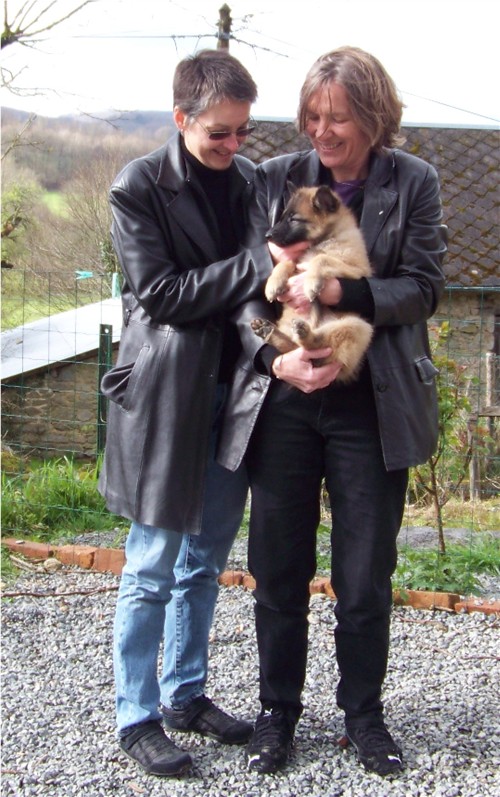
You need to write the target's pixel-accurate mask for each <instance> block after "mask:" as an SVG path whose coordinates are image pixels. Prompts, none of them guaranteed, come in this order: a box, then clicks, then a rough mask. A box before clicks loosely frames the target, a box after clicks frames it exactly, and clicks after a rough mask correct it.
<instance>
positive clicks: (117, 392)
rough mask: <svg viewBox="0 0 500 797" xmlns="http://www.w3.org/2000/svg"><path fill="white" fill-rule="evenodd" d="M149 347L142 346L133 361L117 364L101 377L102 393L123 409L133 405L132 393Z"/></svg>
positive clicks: (137, 382) (137, 383)
mask: <svg viewBox="0 0 500 797" xmlns="http://www.w3.org/2000/svg"><path fill="white" fill-rule="evenodd" d="M149 348H150V347H149V346H143V347H142V348H141V349H140V351H139V354H138V356H137V359H136V361H135V362H133V363H125V364H124V365H117V366H115V367H114V368H112V369H111V370H110V371H108V372H107V374H104V376H103V378H102V381H101V390H102V392H103V394H104V395H105V396H106V398H108V399H109V400H110V401H113V402H114V403H115V404H118V405H119V406H120V407H122V409H124V410H129V409H130V408H131V407H132V406H133V402H134V394H135V392H136V388H137V387H138V386H139V384H140V382H141V378H142V374H143V371H144V367H145V365H146V359H147V356H148V353H149Z"/></svg>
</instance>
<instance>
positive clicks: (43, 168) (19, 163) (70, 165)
mask: <svg viewBox="0 0 500 797" xmlns="http://www.w3.org/2000/svg"><path fill="white" fill-rule="evenodd" d="M29 119H30V114H29V113H27V112H25V111H18V110H14V109H12V108H3V109H2V152H5V150H6V148H8V147H9V146H11V144H12V142H16V146H15V147H14V148H13V149H12V150H11V152H10V153H9V156H8V157H9V160H11V161H12V162H13V163H14V165H15V166H16V168H18V169H27V170H28V171H30V172H31V173H33V174H34V176H35V177H36V179H37V180H38V182H39V183H40V184H41V185H42V187H43V188H45V189H46V190H49V191H59V190H61V189H63V188H64V186H65V185H66V184H67V183H68V182H70V181H71V179H72V178H73V177H74V175H75V173H76V172H77V171H78V170H81V168H82V166H83V167H84V166H85V164H86V163H88V162H90V161H92V160H93V159H94V158H96V157H102V156H103V155H106V154H107V153H109V154H113V155H114V156H115V157H116V156H117V155H118V156H119V159H120V160H121V161H122V162H123V164H125V163H127V162H128V161H129V160H131V159H132V158H135V157H138V156H139V155H141V154H143V153H146V152H149V151H151V150H152V149H155V148H156V147H158V146H160V145H161V144H162V143H163V141H165V140H166V138H167V137H168V135H169V134H170V133H171V132H172V131H173V129H174V127H173V122H172V113H171V112H167V111H166V112H162V111H134V112H128V113H123V114H118V113H111V112H110V114H109V115H108V116H106V117H105V118H104V117H102V118H97V117H91V116H60V117H56V118H53V117H44V116H37V117H35V118H34V121H33V122H32V124H31V125H29V127H28V128H27V129H26V130H25V131H24V133H23V134H22V136H21V137H20V138H19V136H20V132H21V130H22V129H23V126H24V125H25V124H26V122H28V120H29Z"/></svg>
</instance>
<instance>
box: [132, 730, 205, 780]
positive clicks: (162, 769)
mask: <svg viewBox="0 0 500 797" xmlns="http://www.w3.org/2000/svg"><path fill="white" fill-rule="evenodd" d="M120 747H121V749H122V750H123V752H124V753H125V754H126V755H128V757H129V758H131V759H132V760H133V761H136V762H137V763H138V764H140V765H141V767H142V768H143V769H144V770H146V772H147V773H148V774H150V775H158V776H159V777H164V778H168V777H175V776H176V775H182V774H183V772H186V770H187V769H189V767H190V766H191V764H192V763H193V762H192V760H191V756H190V755H189V753H185V752H184V751H183V750H179V748H178V747H176V745H175V744H174V743H173V742H172V741H171V740H170V739H169V738H168V736H165V734H164V732H163V728H162V726H161V723H160V722H155V721H154V720H152V721H151V722H141V723H140V724H139V725H135V726H134V727H133V728H132V729H131V730H130V731H129V732H128V733H127V734H126V735H125V736H122V737H121V738H120Z"/></svg>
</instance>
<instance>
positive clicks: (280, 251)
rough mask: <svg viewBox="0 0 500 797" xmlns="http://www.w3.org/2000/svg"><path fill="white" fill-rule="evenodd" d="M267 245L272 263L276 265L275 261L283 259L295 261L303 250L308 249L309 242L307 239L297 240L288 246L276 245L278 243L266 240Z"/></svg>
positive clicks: (280, 261)
mask: <svg viewBox="0 0 500 797" xmlns="http://www.w3.org/2000/svg"><path fill="white" fill-rule="evenodd" d="M267 246H268V248H269V252H270V255H271V257H272V259H273V263H274V264H275V265H276V263H283V262H284V261H285V260H291V261H293V262H294V263H296V262H297V261H298V260H300V258H301V257H302V255H303V254H304V252H305V251H306V250H307V249H309V246H310V244H309V242H308V241H299V242H298V243H296V244H291V245H290V246H278V244H275V243H273V241H268V242H267Z"/></svg>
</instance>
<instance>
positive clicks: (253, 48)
mask: <svg viewBox="0 0 500 797" xmlns="http://www.w3.org/2000/svg"><path fill="white" fill-rule="evenodd" d="M31 2H32V4H33V5H34V6H35V7H37V8H38V9H41V8H45V7H47V6H49V0H35V2H34V3H33V0H31ZM24 4H26V0H22V1H21V0H18V1H17V2H14V1H13V0H7V8H8V18H9V19H12V18H13V16H14V12H15V11H16V9H19V8H21V7H22V6H23V5H24ZM78 4H79V0H56V2H55V3H53V4H52V10H51V14H50V15H49V17H48V19H59V18H61V17H62V16H64V13H65V12H67V11H68V10H69V9H72V8H74V7H75V6H77V5H78ZM221 5H223V0H214V2H212V0H94V2H93V3H91V4H90V5H88V6H87V7H85V8H84V9H83V10H82V11H80V12H78V14H76V15H75V16H74V17H72V18H71V19H70V20H67V21H66V22H64V23H62V24H61V25H60V26H57V27H55V28H54V29H53V30H52V31H51V32H50V33H49V34H48V35H47V36H46V38H45V40H44V41H41V42H39V43H38V44H37V46H36V47H23V46H20V45H19V44H13V45H11V46H8V47H6V48H4V50H3V51H2V69H3V70H8V72H10V73H12V74H14V75H16V78H15V81H14V85H15V86H16V89H17V93H16V94H12V93H11V92H9V91H7V90H6V89H5V88H2V89H1V92H0V100H1V103H2V106H3V107H11V108H19V109H22V110H27V111H31V112H36V113H38V114H40V115H44V116H58V115H61V114H66V113H71V114H78V113H90V114H99V113H102V112H106V111H137V110H159V111H171V110H172V92H171V85H172V77H173V72H174V69H175V66H176V64H177V63H178V61H179V60H180V59H181V58H182V57H184V56H185V55H188V54H191V53H193V52H195V51H196V50H199V49H203V48H205V47H209V48H215V47H216V46H217V42H216V38H215V35H216V31H217V21H218V18H219V8H220V6H221ZM227 5H229V8H230V9H231V17H232V20H233V23H232V34H233V37H234V38H233V39H232V40H231V41H230V52H231V53H232V55H234V56H236V57H237V58H239V60H240V61H241V62H242V63H243V64H244V65H245V66H246V67H247V68H248V70H249V71H250V72H251V74H252V76H253V77H254V79H255V81H256V83H257V86H258V89H259V99H258V101H257V102H256V104H255V105H254V108H253V114H254V116H255V117H256V118H257V119H258V118H287V119H294V118H295V114H296V110H297V104H298V96H299V91H300V86H301V84H302V82H303V80H304V77H305V74H306V72H307V70H308V69H309V67H310V66H311V65H312V63H313V62H314V61H315V59H316V58H317V57H318V56H319V55H321V54H323V53H326V52H328V51H329V50H332V49H335V48H336V47H339V46H342V45H354V46H357V47H361V48H363V49H365V50H368V51H369V52H371V53H373V54H374V55H375V56H377V58H379V60H380V61H381V62H382V63H383V64H384V66H385V67H386V69H387V71H388V72H389V73H390V74H391V76H392V77H393V79H394V81H395V83H396V85H397V86H398V89H399V91H400V93H401V96H402V99H403V101H404V103H405V105H406V108H405V110H404V115H403V123H407V124H429V125H434V124H435V125H439V126H455V125H464V126H484V125H486V126H494V127H499V126H500V92H499V91H498V78H499V74H500V70H499V56H498V53H499V49H498V26H497V24H496V16H497V15H496V9H497V8H498V6H497V2H496V0H418V2H416V1H415V0H411V2H410V0H264V2H260V0H232V2H231V0H228V2H227Z"/></svg>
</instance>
